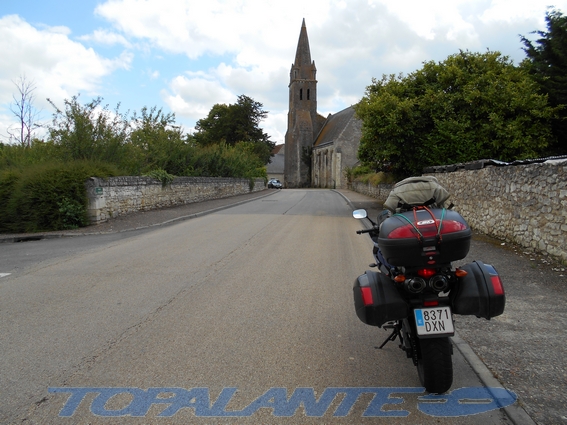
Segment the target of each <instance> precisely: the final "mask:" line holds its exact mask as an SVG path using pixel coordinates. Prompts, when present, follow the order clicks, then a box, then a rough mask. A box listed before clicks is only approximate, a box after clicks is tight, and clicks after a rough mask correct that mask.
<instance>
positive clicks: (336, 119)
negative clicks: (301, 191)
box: [276, 19, 362, 188]
mask: <svg viewBox="0 0 567 425" xmlns="http://www.w3.org/2000/svg"><path fill="white" fill-rule="evenodd" d="M361 128H362V122H361V121H360V120H359V119H358V118H357V117H356V116H355V113H354V108H353V107H352V106H350V107H348V108H346V109H344V110H342V111H340V112H337V113H336V114H329V115H328V116H327V117H326V118H325V117H324V116H322V115H320V114H319V113H318V112H317V68H316V67H315V61H312V60H311V51H310V48H309V39H308V37H307V28H306V26H305V19H304V20H303V23H302V25H301V32H300V34H299V41H298V43H297V51H296V53H295V61H294V62H293V64H292V66H291V71H290V82H289V112H288V123H287V132H286V135H285V145H284V147H283V149H282V148H280V149H279V152H278V153H279V155H280V156H281V154H282V151H283V156H284V161H283V162H284V178H283V180H284V187H286V188H299V187H321V188H323V187H324V188H346V187H347V183H348V182H347V178H346V170H347V168H352V167H354V166H356V165H357V164H358V159H357V152H358V146H359V144H360V137H361ZM276 156H278V155H276Z"/></svg>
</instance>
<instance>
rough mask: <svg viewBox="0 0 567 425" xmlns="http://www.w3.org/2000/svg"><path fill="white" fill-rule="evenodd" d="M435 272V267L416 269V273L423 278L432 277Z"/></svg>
mask: <svg viewBox="0 0 567 425" xmlns="http://www.w3.org/2000/svg"><path fill="white" fill-rule="evenodd" d="M435 273H437V272H436V271H435V269H419V270H418V271H417V274H418V275H419V276H421V277H422V278H424V279H429V278H430V277H433V276H434V275H435Z"/></svg>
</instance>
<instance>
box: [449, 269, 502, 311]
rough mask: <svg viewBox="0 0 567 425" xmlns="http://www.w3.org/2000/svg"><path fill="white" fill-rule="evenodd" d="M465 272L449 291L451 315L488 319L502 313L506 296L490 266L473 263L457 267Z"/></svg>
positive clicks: (496, 274)
mask: <svg viewBox="0 0 567 425" xmlns="http://www.w3.org/2000/svg"><path fill="white" fill-rule="evenodd" d="M459 268H460V269H461V270H464V271H466V272H467V275H466V276H464V277H460V278H459V279H458V281H457V284H456V286H455V287H454V288H453V289H452V290H451V293H450V297H451V300H452V304H453V313H455V314H461V315H471V316H477V317H484V318H485V319H490V318H492V317H496V316H499V315H501V314H502V313H503V312H504V306H505V304H506V296H505V294H504V286H503V285H502V280H501V279H500V276H499V275H498V273H497V272H496V270H495V269H494V267H492V266H491V265H490V264H484V263H482V262H481V261H473V262H472V263H468V264H465V265H464V266H462V267H459Z"/></svg>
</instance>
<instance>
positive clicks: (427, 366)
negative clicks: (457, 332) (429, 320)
mask: <svg viewBox="0 0 567 425" xmlns="http://www.w3.org/2000/svg"><path fill="white" fill-rule="evenodd" d="M418 343H419V348H420V355H419V356H418V359H417V373H418V375H419V380H420V382H421V385H423V386H424V387H425V389H426V390H427V391H428V392H430V393H434V394H442V393H444V392H446V391H447V390H448V389H449V388H451V384H452V383H453V359H452V358H451V356H452V353H453V348H452V346H451V341H450V340H449V338H447V337H445V338H428V339H420V340H418Z"/></svg>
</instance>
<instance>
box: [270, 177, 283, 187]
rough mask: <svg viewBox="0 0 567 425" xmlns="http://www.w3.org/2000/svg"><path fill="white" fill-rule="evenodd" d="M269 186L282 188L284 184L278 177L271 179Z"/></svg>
mask: <svg viewBox="0 0 567 425" xmlns="http://www.w3.org/2000/svg"><path fill="white" fill-rule="evenodd" d="M268 188H270V189H281V188H282V184H281V182H280V181H279V180H278V179H270V181H269V182H268Z"/></svg>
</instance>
